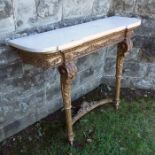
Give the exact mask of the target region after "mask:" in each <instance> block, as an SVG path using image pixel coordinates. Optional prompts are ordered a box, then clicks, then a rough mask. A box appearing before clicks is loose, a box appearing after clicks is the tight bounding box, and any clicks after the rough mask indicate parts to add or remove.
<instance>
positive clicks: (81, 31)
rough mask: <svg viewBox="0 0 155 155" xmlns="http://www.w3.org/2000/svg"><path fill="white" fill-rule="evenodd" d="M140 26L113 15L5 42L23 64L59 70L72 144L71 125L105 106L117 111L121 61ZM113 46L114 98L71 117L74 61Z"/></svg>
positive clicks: (138, 23) (69, 136)
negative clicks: (115, 53) (93, 110)
mask: <svg viewBox="0 0 155 155" xmlns="http://www.w3.org/2000/svg"><path fill="white" fill-rule="evenodd" d="M140 24H141V20H140V19H136V18H127V17H119V16H113V17H108V18H105V19H99V20H95V21H91V22H87V23H83V24H79V25H75V26H70V27H66V28H61V29H56V30H52V31H48V32H44V33H40V34H36V35H32V36H28V37H23V38H19V39H15V40H10V41H9V42H8V43H9V45H10V46H12V47H14V48H16V49H17V51H18V53H19V55H20V56H21V57H22V59H23V61H24V62H25V63H29V64H34V65H36V66H40V67H44V68H48V67H58V69H59V72H60V77H61V79H60V80H61V92H62V97H63V102H64V109H65V115H66V124H67V135H68V140H69V142H70V143H71V144H73V140H74V135H73V124H74V123H75V122H76V121H77V120H78V119H80V118H81V117H82V116H84V115H85V114H86V113H88V112H89V111H91V110H92V109H94V108H96V107H98V106H101V105H103V104H106V103H114V105H115V107H116V109H118V106H119V102H120V87H121V76H122V69H123V63H124V58H125V56H126V55H127V54H128V52H129V51H130V50H131V48H132V45H133V44H132V41H131V38H132V36H133V34H134V32H133V31H134V29H135V28H136V27H138V26H140ZM112 44H118V52H117V61H116V90H115V97H114V98H113V99H105V100H102V101H99V102H95V104H93V105H91V106H88V107H82V108H83V109H84V110H80V111H79V112H78V113H77V115H76V116H74V117H73V118H72V112H71V84H72V81H73V80H74V78H75V77H76V73H77V67H76V65H75V63H74V60H76V59H78V58H80V57H83V56H85V55H88V54H91V53H93V52H95V50H96V49H98V48H101V47H105V46H108V45H112Z"/></svg>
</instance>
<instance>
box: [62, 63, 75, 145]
mask: <svg viewBox="0 0 155 155" xmlns="http://www.w3.org/2000/svg"><path fill="white" fill-rule="evenodd" d="M59 72H60V78H61V92H62V97H63V102H64V109H65V115H66V125H67V136H68V140H69V142H70V144H71V145H72V144H73V141H74V134H73V126H72V111H71V87H72V81H73V80H74V78H75V76H76V73H77V68H76V66H75V64H74V63H73V62H70V63H67V64H64V65H62V66H60V67H59Z"/></svg>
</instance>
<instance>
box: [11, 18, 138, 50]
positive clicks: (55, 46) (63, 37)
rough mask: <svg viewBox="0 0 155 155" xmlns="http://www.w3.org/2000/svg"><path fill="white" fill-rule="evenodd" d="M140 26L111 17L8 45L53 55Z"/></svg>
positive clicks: (30, 37)
mask: <svg viewBox="0 0 155 155" xmlns="http://www.w3.org/2000/svg"><path fill="white" fill-rule="evenodd" d="M140 24H141V20H140V19H136V18H128V17H119V16H113V17H108V18H104V19H99V20H95V21H91V22H87V23H83V24H78V25H75V26H70V27H65V28H61V29H56V30H52V31H48V32H44V33H40V34H35V35H31V36H27V37H23V38H18V39H14V40H10V41H8V43H9V45H10V46H13V47H16V48H18V49H20V50H24V51H28V52H36V53H53V52H56V51H58V50H65V49H68V48H71V47H74V46H75V45H79V44H82V43H84V42H86V41H90V40H93V39H96V38H100V37H103V36H106V35H108V34H110V33H113V32H119V31H122V30H125V29H131V28H133V27H137V26H139V25H140Z"/></svg>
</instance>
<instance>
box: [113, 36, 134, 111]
mask: <svg viewBox="0 0 155 155" xmlns="http://www.w3.org/2000/svg"><path fill="white" fill-rule="evenodd" d="M132 47H133V43H132V40H131V39H130V38H127V39H125V40H124V41H123V42H121V43H119V44H118V51H117V62H116V84H115V87H116V88H115V100H114V103H115V107H116V109H118V107H119V103H120V88H121V79H122V72H123V64H124V59H125V56H126V55H127V54H128V53H129V51H130V50H131V49H132Z"/></svg>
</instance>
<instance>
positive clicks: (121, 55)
mask: <svg viewBox="0 0 155 155" xmlns="http://www.w3.org/2000/svg"><path fill="white" fill-rule="evenodd" d="M132 35H133V31H130V32H126V33H124V35H123V36H124V39H123V40H122V37H123V36H121V38H119V39H118V40H119V41H120V40H121V42H120V43H119V44H118V51H117V62H116V86H115V87H116V88H115V97H114V99H104V100H101V101H98V102H93V103H91V104H89V103H84V104H83V105H82V106H81V108H80V110H79V111H78V112H77V114H76V115H75V116H74V117H72V112H71V86H72V81H73V80H74V78H75V77H76V73H77V67H76V66H75V64H74V62H73V61H71V60H74V59H75V58H78V57H79V54H78V53H79V52H78V47H76V48H77V49H76V50H75V49H74V50H73V52H71V51H65V52H62V57H63V58H64V62H65V63H64V64H62V65H61V66H60V67H59V72H60V76H61V91H62V96H63V101H64V109H65V115H66V123H67V135H68V141H69V142H70V144H71V145H72V144H73V141H74V134H73V125H74V124H75V123H76V122H77V121H78V120H79V119H80V118H81V117H83V116H84V115H86V114H87V113H88V112H90V111H92V110H93V109H95V108H97V107H99V106H102V105H104V104H107V103H113V104H114V106H115V108H116V109H118V107H119V103H120V88H121V78H122V71H123V64H124V59H125V56H126V55H127V54H128V53H129V51H130V50H131V49H132V45H133V44H132V41H131V37H132ZM118 36H119V35H116V36H115V37H116V38H117V37H118ZM115 37H114V36H113V37H112V38H115ZM116 38H115V39H116ZM105 40H106V41H105ZM113 41H114V40H113ZM115 41H116V40H115ZM105 42H106V45H107V38H106V39H105V38H104V40H99V42H98V41H96V42H93V45H92V43H87V44H85V45H84V47H79V51H80V50H82V51H83V55H87V54H88V53H89V52H91V51H92V50H94V49H96V48H99V47H103V46H105V44H104V43H105ZM102 43H103V44H102ZM110 43H111V42H110ZM81 48H82V49H81ZM83 48H84V49H85V50H84V49H83Z"/></svg>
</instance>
